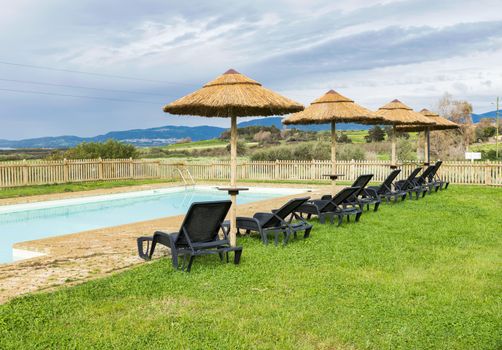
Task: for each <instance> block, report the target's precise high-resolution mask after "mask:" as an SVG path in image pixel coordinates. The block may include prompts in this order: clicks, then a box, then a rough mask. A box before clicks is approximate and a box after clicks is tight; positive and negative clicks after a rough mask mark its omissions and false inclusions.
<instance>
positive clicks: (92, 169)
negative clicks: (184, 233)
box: [0, 159, 502, 188]
mask: <svg viewBox="0 0 502 350" xmlns="http://www.w3.org/2000/svg"><path fill="white" fill-rule="evenodd" d="M389 166H390V162H388V161H355V160H352V161H339V162H337V167H336V172H337V173H339V174H344V175H345V176H344V177H343V178H342V180H348V181H353V180H354V179H355V178H356V177H357V176H358V175H360V174H374V180H375V181H382V180H383V179H384V178H385V177H386V176H387V174H388V172H389ZM416 166H417V164H416V163H413V162H402V163H401V164H400V168H401V169H402V176H407V175H408V174H409V173H410V172H411V171H412V170H413V169H414V168H415V167H416ZM180 167H181V168H186V169H188V170H189V171H190V173H191V174H192V176H193V177H194V179H195V180H224V179H230V163H229V162H181V163H180V162H173V161H165V160H147V159H139V160H137V159H82V160H61V161H18V162H2V163H0V188H7V187H18V186H27V185H45V184H57V183H68V182H84V181H97V180H121V179H122V180H123V179H178V178H179V172H178V171H177V168H180ZM237 170H238V173H237V178H238V179H242V180H321V179H326V178H325V177H323V175H324V174H330V173H331V172H332V170H331V161H325V160H320V161H319V160H312V161H284V160H277V161H275V162H268V161H256V162H251V161H249V162H243V163H239V165H238V169H237ZM439 173H440V175H441V177H443V178H444V179H446V180H448V181H450V182H451V183H458V184H481V185H493V186H502V162H475V163H471V162H466V161H458V162H457V161H450V162H448V161H445V162H444V163H443V165H442V166H441V168H440V171H439Z"/></svg>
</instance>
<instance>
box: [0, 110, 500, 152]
mask: <svg viewBox="0 0 502 350" xmlns="http://www.w3.org/2000/svg"><path fill="white" fill-rule="evenodd" d="M494 117H495V111H491V112H487V113H483V114H472V120H473V122H474V123H478V122H479V120H480V119H481V118H494ZM501 117H502V116H501ZM281 119H282V118H281V117H268V118H260V119H253V120H250V121H245V122H241V123H239V124H238V126H239V127H240V128H243V127H246V126H272V125H274V126H276V127H277V128H279V129H282V128H283V127H284V125H283V124H282V123H281ZM296 127H297V128H298V129H300V130H304V131H322V130H329V128H330V126H329V124H319V125H298V126H296ZM337 129H338V130H367V129H369V126H368V125H361V124H352V123H347V124H346V123H340V124H337ZM225 130H226V128H221V127H216V126H208V125H203V126H193V127H188V126H172V125H168V126H161V127H157V128H150V129H134V130H125V131H112V132H109V133H106V134H104V135H98V136H94V137H78V136H71V135H65V136H55V137H39V138H32V139H24V140H15V141H13V140H0V148H68V147H73V146H76V145H78V144H79V143H81V142H101V141H105V140H108V139H114V140H118V141H122V142H126V143H130V144H133V145H136V146H139V147H145V146H162V145H167V144H172V143H175V142H176V141H177V140H179V139H182V138H187V137H190V138H191V139H192V140H193V141H202V140H210V139H214V138H216V137H218V136H219V135H220V134H221V133H222V132H223V131H225Z"/></svg>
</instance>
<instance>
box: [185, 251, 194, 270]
mask: <svg viewBox="0 0 502 350" xmlns="http://www.w3.org/2000/svg"><path fill="white" fill-rule="evenodd" d="M194 259H195V255H190V260H189V261H188V266H187V272H190V270H191V269H192V263H193V261H194Z"/></svg>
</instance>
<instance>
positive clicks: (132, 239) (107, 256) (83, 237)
mask: <svg viewBox="0 0 502 350" xmlns="http://www.w3.org/2000/svg"><path fill="white" fill-rule="evenodd" d="M202 184H203V183H202ZM209 185H211V186H216V185H219V184H216V183H209ZM222 185H224V183H222ZM240 185H241V183H240ZM242 185H244V186H249V187H273V188H280V187H283V188H288V187H289V188H307V187H308V188H311V189H312V190H313V191H312V192H309V193H306V194H307V195H309V196H312V197H318V196H319V195H320V194H321V193H328V192H331V190H332V187H331V186H322V185H305V184H301V185H300V184H276V183H274V184H270V183H269V184H267V183H242ZM174 186H180V184H179V183H168V184H166V183H162V184H149V185H140V186H131V187H117V188H111V189H99V190H91V191H84V192H71V193H57V194H48V195H39V196H30V197H20V198H10V199H3V200H0V205H10V204H20V203H30V202H37V201H47V200H55V199H67V198H75V197H83V196H95V195H101V194H110V193H121V192H129V191H139V190H146V189H155V188H166V187H174ZM340 188H341V186H340ZM298 196H300V195H299V194H296V195H287V196H284V197H277V198H273V199H268V200H263V201H257V202H253V203H248V204H242V205H238V207H237V210H238V214H239V215H240V216H249V215H252V214H253V213H255V212H258V211H267V210H271V209H274V208H277V207H278V206H281V205H282V204H284V202H285V200H287V199H289V198H293V197H298ZM237 200H238V199H237ZM183 216H184V215H178V216H171V217H166V218H161V219H156V220H149V221H143V222H137V223H133V224H127V225H121V226H114V227H108V228H102V229H97V230H91V231H84V232H79V233H73V234H68V235H63V236H56V237H49V238H44V239H40V240H35V241H27V242H21V243H17V244H15V245H14V248H16V249H22V250H29V251H36V252H41V253H45V254H46V255H43V256H39V257H35V258H31V259H27V260H21V261H17V262H13V263H9V264H0V303H4V302H6V301H8V300H9V299H11V298H13V297H16V296H19V295H22V294H26V293H30V292H36V291H44V290H50V289H52V288H55V287H58V286H61V285H72V284H77V283H82V282H83V281H86V280H90V279H93V278H98V277H102V276H106V275H108V274H111V273H113V272H116V271H121V270H124V269H127V268H129V267H131V266H134V265H137V264H140V263H145V262H144V261H143V260H141V259H140V258H139V257H138V255H137V251H136V238H137V237H138V236H143V235H151V234H152V233H153V232H154V231H156V230H164V231H176V230H177V229H179V226H180V224H181V222H182V220H183ZM162 252H163V253H164V254H168V251H167V249H164V250H163V251H162ZM159 256H161V255H160V254H159V255H157V257H159Z"/></svg>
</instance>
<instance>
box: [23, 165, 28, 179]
mask: <svg viewBox="0 0 502 350" xmlns="http://www.w3.org/2000/svg"><path fill="white" fill-rule="evenodd" d="M27 184H28V164H26V159H23V185H27Z"/></svg>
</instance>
